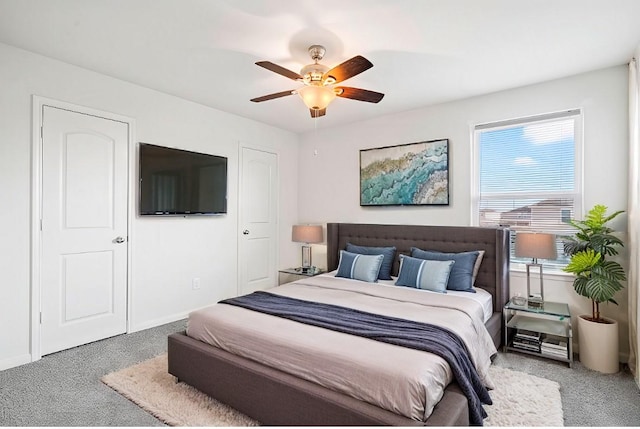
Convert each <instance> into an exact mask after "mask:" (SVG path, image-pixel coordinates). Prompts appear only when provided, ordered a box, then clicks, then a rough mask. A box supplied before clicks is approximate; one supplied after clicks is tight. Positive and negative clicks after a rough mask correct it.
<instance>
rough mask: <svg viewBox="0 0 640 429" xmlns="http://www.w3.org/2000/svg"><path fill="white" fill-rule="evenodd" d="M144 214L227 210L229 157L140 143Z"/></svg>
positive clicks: (140, 202)
mask: <svg viewBox="0 0 640 429" xmlns="http://www.w3.org/2000/svg"><path fill="white" fill-rule="evenodd" d="M139 208H140V214H141V215H214V214H222V213H226V212H227V158H225V157H223V156H216V155H208V154H204V153H197V152H190V151H186V150H181V149H172V148H168V147H163V146H156V145H152V144H149V143H140V201H139Z"/></svg>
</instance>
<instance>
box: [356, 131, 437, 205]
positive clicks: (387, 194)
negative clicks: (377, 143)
mask: <svg viewBox="0 0 640 429" xmlns="http://www.w3.org/2000/svg"><path fill="white" fill-rule="evenodd" d="M433 205H437V206H448V205H449V139H439V140H429V141H422V142H417V143H407V144H401V145H396V146H384V147H379V148H373V149H361V150H360V206H433Z"/></svg>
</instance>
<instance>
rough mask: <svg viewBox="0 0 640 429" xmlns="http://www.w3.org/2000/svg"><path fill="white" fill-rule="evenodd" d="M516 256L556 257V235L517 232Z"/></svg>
mask: <svg viewBox="0 0 640 429" xmlns="http://www.w3.org/2000/svg"><path fill="white" fill-rule="evenodd" d="M516 256H517V257H524V258H535V259H538V258H539V259H556V258H557V257H558V253H557V250H556V236H555V235H554V234H542V233H533V232H519V233H517V234H516Z"/></svg>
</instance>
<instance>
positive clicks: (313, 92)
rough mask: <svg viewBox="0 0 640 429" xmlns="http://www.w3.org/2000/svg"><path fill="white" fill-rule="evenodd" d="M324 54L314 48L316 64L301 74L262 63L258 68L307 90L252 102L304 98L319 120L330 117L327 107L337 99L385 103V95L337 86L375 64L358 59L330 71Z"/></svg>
mask: <svg viewBox="0 0 640 429" xmlns="http://www.w3.org/2000/svg"><path fill="white" fill-rule="evenodd" d="M324 53H325V48H324V46H321V45H312V46H310V47H309V55H310V56H311V59H313V61H314V63H313V64H308V65H306V66H304V67H302V69H301V70H300V73H299V74H298V73H296V72H293V71H291V70H288V69H286V68H284V67H282V66H279V65H277V64H274V63H272V62H270V61H258V62H257V63H256V65H258V66H260V67H264V68H265V69H267V70H271V71H272V72H274V73H278V74H279V75H282V76H284V77H288V78H289V79H292V80H295V81H297V82H301V83H303V84H304V86H303V87H302V88H300V89H292V90H289V91H282V92H276V93H274V94H269V95H263V96H262V97H257V98H252V99H251V101H253V102H255V103H259V102H261V101H267V100H273V99H275V98H280V97H286V96H287V95H292V94H298V95H299V96H300V97H301V98H302V101H304V104H306V105H307V107H308V108H309V111H310V112H311V117H312V118H318V117H320V116H324V115H325V114H326V113H327V106H328V105H329V103H331V101H333V99H334V98H336V96H338V97H343V98H350V99H352V100H358V101H366V102H369V103H377V102H379V101H380V100H382V97H384V94H382V93H379V92H375V91H369V90H367V89H360V88H351V87H348V86H335V85H336V84H338V83H340V82H342V81H344V80H347V79H349V78H351V77H353V76H355V75H358V74H360V73H362V72H363V71H365V70H368V69H370V68H371V67H373V64H371V62H370V61H369V60H367V59H366V58H364V57H362V56H360V55H358V56H355V57H353V58H351V59H349V60H347V61H345V62H343V63H342V64H339V65H337V66H335V67H334V68H332V69H329V67H327V66H325V65H323V64H320V63H319V62H318V61H320V60H322V57H324Z"/></svg>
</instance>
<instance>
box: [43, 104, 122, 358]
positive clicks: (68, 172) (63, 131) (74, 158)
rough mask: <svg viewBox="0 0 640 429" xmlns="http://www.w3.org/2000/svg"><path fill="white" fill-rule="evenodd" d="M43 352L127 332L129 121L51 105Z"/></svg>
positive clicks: (46, 137)
mask: <svg viewBox="0 0 640 429" xmlns="http://www.w3.org/2000/svg"><path fill="white" fill-rule="evenodd" d="M42 127H43V128H42V164H41V165H42V173H41V177H42V184H41V189H42V207H41V213H42V222H41V229H42V232H41V240H42V241H41V264H40V291H41V292H40V293H41V330H40V339H41V354H42V355H45V354H49V353H53V352H56V351H59V350H64V349H67V348H70V347H75V346H77V345H80V344H86V343H89V342H92V341H96V340H99V339H102V338H107V337H110V336H113V335H117V334H121V333H124V332H126V321H127V247H128V245H127V186H128V185H127V169H128V167H127V163H128V160H127V153H128V135H129V131H128V124H126V123H123V122H118V121H114V120H109V119H104V118H100V117H96V116H91V115H87V114H82V113H77V112H72V111H69V110H63V109H59V108H55V107H50V106H44V107H43V112H42Z"/></svg>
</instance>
